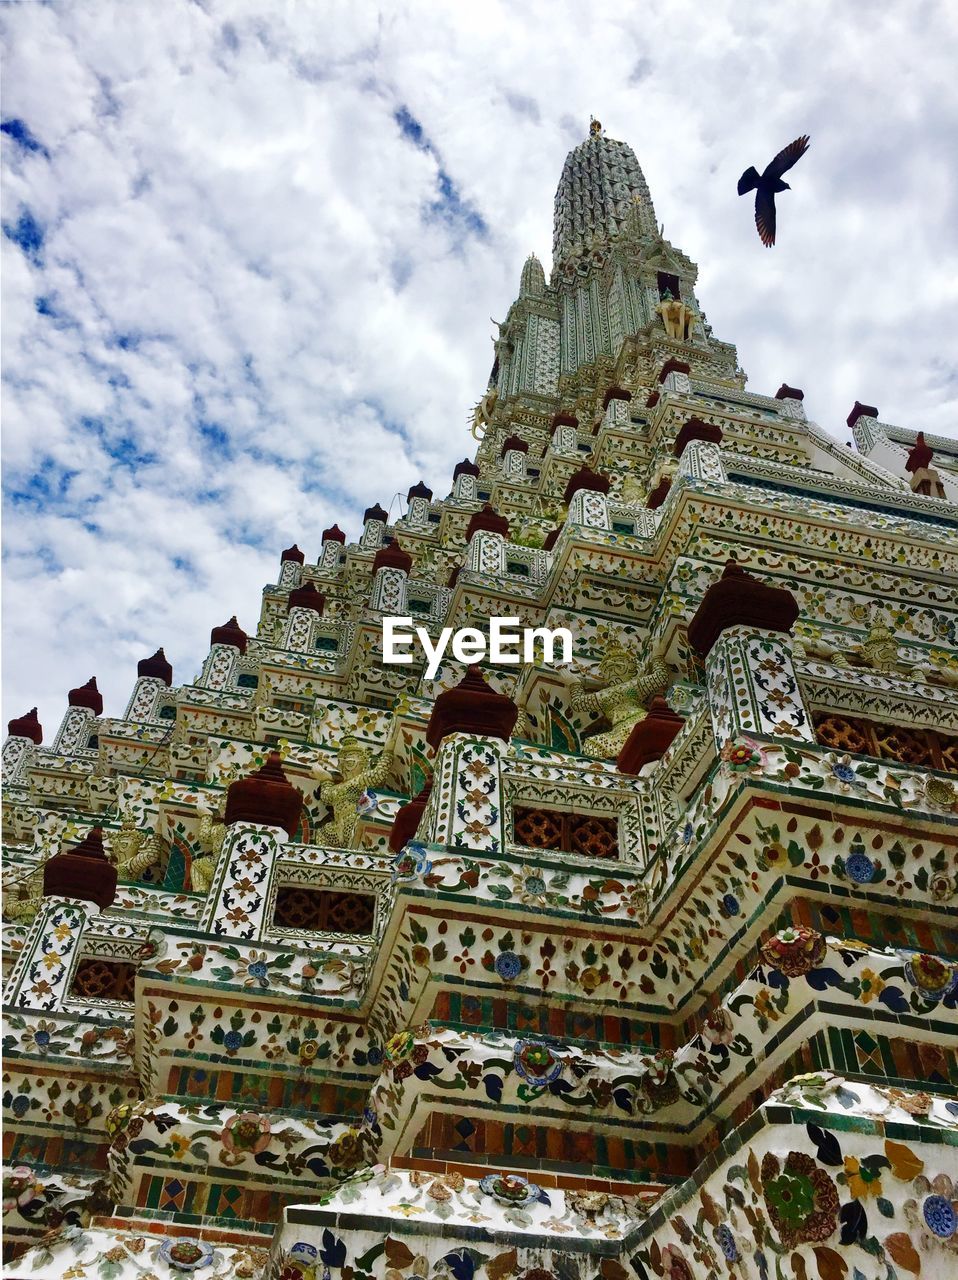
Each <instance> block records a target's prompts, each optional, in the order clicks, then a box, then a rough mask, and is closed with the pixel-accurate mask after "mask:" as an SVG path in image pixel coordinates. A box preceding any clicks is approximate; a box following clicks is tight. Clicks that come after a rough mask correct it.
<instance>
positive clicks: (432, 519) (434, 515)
mask: <svg viewBox="0 0 958 1280" xmlns="http://www.w3.org/2000/svg"><path fill="white" fill-rule="evenodd" d="M441 519H442V516H441V515H440V514H439V512H438V511H430V512H429V516H428V520H429V523H430V524H438V523H439V521H440V520H441Z"/></svg>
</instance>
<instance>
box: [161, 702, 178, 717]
mask: <svg viewBox="0 0 958 1280" xmlns="http://www.w3.org/2000/svg"><path fill="white" fill-rule="evenodd" d="M159 715H160V719H161V720H175V719H176V707H171V706H170V705H169V704H167V705H166V706H165V707H160V712H159Z"/></svg>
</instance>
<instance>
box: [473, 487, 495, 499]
mask: <svg viewBox="0 0 958 1280" xmlns="http://www.w3.org/2000/svg"><path fill="white" fill-rule="evenodd" d="M491 496H492V495H491V493H490V491H489V490H488V489H479V490H477V491H476V497H477V498H478V499H479V501H480V502H488V501H489V499H490V497H491Z"/></svg>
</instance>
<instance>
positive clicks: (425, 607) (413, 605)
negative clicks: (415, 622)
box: [407, 600, 432, 613]
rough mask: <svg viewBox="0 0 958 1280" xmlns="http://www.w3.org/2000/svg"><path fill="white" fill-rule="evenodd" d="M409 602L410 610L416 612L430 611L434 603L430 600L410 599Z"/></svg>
mask: <svg viewBox="0 0 958 1280" xmlns="http://www.w3.org/2000/svg"><path fill="white" fill-rule="evenodd" d="M407 603H408V605H409V608H410V610H411V611H414V612H416V613H429V611H430V610H431V609H432V604H431V602H430V601H429V600H409V601H408V602H407Z"/></svg>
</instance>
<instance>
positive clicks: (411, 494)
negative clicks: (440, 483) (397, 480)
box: [405, 480, 432, 529]
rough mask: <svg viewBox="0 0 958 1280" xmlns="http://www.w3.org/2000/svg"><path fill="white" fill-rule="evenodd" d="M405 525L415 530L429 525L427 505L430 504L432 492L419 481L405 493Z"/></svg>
mask: <svg viewBox="0 0 958 1280" xmlns="http://www.w3.org/2000/svg"><path fill="white" fill-rule="evenodd" d="M406 502H407V504H408V505H407V510H406V519H405V523H406V524H408V525H412V526H413V527H414V528H417V529H425V527H426V525H427V524H428V523H429V504H430V503H431V502H432V490H431V489H429V488H427V487H426V485H424V484H423V482H422V481H421V480H420V481H419V483H418V484H414V485H413V486H412V488H411V489H409V490H408V492H407V493H406Z"/></svg>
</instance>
